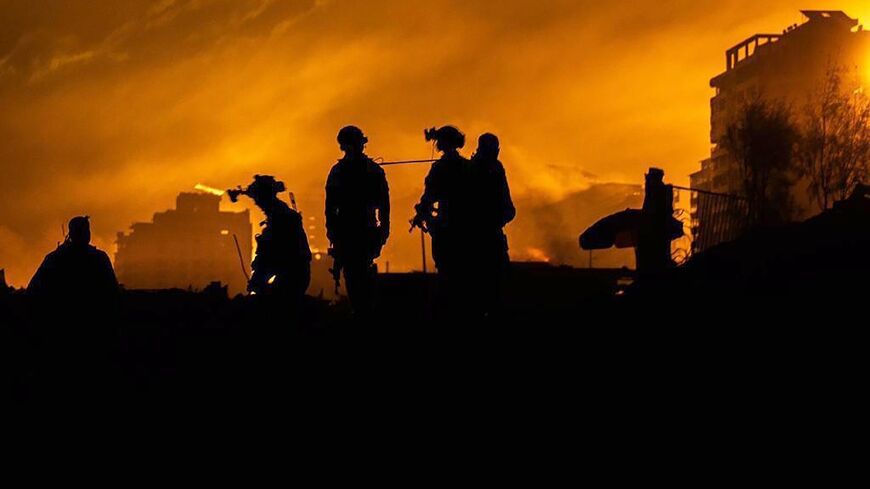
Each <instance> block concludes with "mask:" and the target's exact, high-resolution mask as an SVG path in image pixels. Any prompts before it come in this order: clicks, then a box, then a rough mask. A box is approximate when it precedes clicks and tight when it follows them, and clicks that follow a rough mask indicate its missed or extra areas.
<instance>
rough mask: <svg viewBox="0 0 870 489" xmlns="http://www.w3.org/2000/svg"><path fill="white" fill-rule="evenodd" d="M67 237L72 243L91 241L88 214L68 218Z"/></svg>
mask: <svg viewBox="0 0 870 489" xmlns="http://www.w3.org/2000/svg"><path fill="white" fill-rule="evenodd" d="M67 239H68V240H69V242H70V243H73V244H88V243H90V242H91V221H90V218H89V217H88V216H76V217H74V218H72V219H70V220H69V235H68V236H67Z"/></svg>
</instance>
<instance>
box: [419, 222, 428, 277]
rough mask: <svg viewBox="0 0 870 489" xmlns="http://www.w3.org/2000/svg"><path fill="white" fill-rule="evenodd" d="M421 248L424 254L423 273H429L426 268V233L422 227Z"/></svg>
mask: <svg viewBox="0 0 870 489" xmlns="http://www.w3.org/2000/svg"><path fill="white" fill-rule="evenodd" d="M420 250H421V251H422V256H423V273H427V272H428V270H427V269H426V233H424V232H423V228H420Z"/></svg>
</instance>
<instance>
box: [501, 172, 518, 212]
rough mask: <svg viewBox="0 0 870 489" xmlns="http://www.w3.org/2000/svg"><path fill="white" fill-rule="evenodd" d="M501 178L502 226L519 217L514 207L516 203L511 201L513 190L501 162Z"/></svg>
mask: <svg viewBox="0 0 870 489" xmlns="http://www.w3.org/2000/svg"><path fill="white" fill-rule="evenodd" d="M498 176H499V193H500V194H501V195H500V197H501V210H502V215H501V219H502V223H501V224H502V226H504V225H505V224H507V223H509V222H511V221H513V220H514V218H515V217H516V216H517V209H516V207H514V201H513V199H511V189H510V186H509V185H508V181H507V173H506V172H505V170H504V166H502V164H501V162H499V165H498Z"/></svg>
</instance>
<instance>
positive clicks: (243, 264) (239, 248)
mask: <svg viewBox="0 0 870 489" xmlns="http://www.w3.org/2000/svg"><path fill="white" fill-rule="evenodd" d="M233 241H234V242H235V243H236V252H237V253H238V254H239V265H241V266H242V273H243V274H244V275H245V283H247V282H250V281H251V277H250V276H248V269H247V268H246V267H245V259H244V258H242V247H241V246H239V238H238V237H237V236H236V233H233Z"/></svg>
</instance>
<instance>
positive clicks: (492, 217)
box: [471, 133, 516, 314]
mask: <svg viewBox="0 0 870 489" xmlns="http://www.w3.org/2000/svg"><path fill="white" fill-rule="evenodd" d="M499 152H500V148H499V141H498V137H496V136H495V135H494V134H490V133H486V134H483V135H481V136H480V137H479V138H478V141H477V151H476V152H475V153H474V155H473V156H472V157H471V163H472V167H473V169H474V173H475V189H474V192H473V194H472V195H473V196H475V197H476V199H475V202H474V206H473V209H472V210H474V211H476V212H477V223H478V225H477V226H474V227H473V228H472V229H471V234H472V236H473V238H472V240H471V245H472V246H473V247H474V248H476V249H477V250H478V251H479V259H480V264H479V265H478V267H477V269H478V271H479V276H480V280H479V283H480V286H481V292H482V293H484V294H485V295H486V300H485V302H484V311H483V312H484V313H489V314H492V313H494V312H495V310H496V309H497V308H498V306H499V301H500V297H501V290H500V288H501V281H502V279H503V277H504V274H505V272H506V270H507V267H508V265H509V263H510V257H509V255H508V241H507V236H506V235H505V233H504V227H505V225H507V224H508V223H509V222H511V221H512V220H513V219H514V217H516V208H514V203H513V200H512V199H511V192H510V187H509V186H508V182H507V175H506V174H505V170H504V165H502V163H501V161H499V159H498V156H499Z"/></svg>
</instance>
